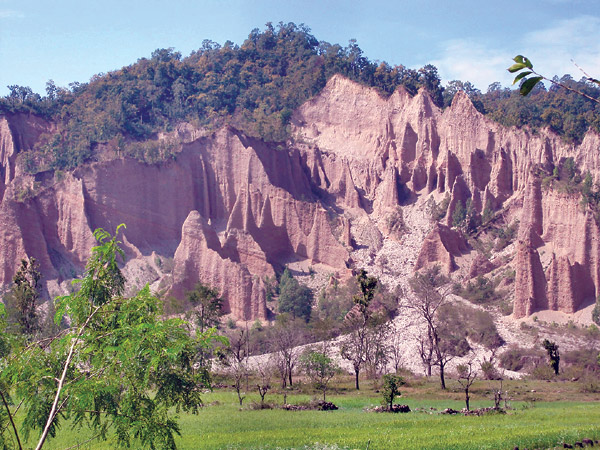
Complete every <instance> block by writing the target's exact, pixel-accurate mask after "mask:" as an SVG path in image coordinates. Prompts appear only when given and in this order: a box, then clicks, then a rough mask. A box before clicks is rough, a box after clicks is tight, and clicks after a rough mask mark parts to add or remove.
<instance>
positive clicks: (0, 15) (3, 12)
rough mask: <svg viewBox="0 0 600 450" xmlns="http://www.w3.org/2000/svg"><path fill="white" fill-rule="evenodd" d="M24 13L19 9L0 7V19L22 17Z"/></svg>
mask: <svg viewBox="0 0 600 450" xmlns="http://www.w3.org/2000/svg"><path fill="white" fill-rule="evenodd" d="M23 17H25V15H24V14H23V13H22V12H21V11H15V10H12V9H0V19H22V18H23Z"/></svg>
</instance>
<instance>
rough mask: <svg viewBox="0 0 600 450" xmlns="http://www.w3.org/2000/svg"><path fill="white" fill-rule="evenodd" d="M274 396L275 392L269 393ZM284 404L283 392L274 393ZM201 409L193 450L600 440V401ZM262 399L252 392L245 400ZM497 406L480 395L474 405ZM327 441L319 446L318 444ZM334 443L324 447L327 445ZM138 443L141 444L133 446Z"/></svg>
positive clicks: (183, 421)
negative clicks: (391, 409) (503, 409)
mask: <svg viewBox="0 0 600 450" xmlns="http://www.w3.org/2000/svg"><path fill="white" fill-rule="evenodd" d="M269 397H270V398H269ZM267 398H268V399H269V400H271V401H274V402H278V403H281V402H282V398H281V397H280V396H275V395H272V396H268V397H267ZM204 399H205V404H206V405H207V406H206V407H205V408H203V409H202V411H201V412H200V414H198V415H196V416H194V415H187V414H182V415H181V416H180V422H179V423H180V425H181V432H182V433H181V437H179V438H178V439H177V446H178V448H179V449H181V450H192V449H194V450H195V449H237V448H239V449H278V448H280V449H288V448H290V449H291V448H299V449H304V448H338V449H366V448H367V444H368V443H369V442H370V443H369V450H383V449H512V448H513V447H514V446H519V447H520V448H525V447H527V448H532V447H533V448H552V447H554V446H557V445H559V444H562V442H571V443H573V442H575V441H577V440H579V439H581V438H584V437H589V438H593V439H600V403H598V402H566V401H555V402H543V401H542V402H535V403H531V402H528V403H525V402H516V403H514V404H513V407H514V409H513V410H511V411H509V413H508V414H505V415H503V414H494V415H488V416H483V417H465V416H462V415H456V416H448V415H440V414H438V413H437V412H436V411H431V409H430V408H435V409H436V410H437V411H439V410H442V409H444V408H448V407H451V408H454V409H460V408H462V407H463V403H462V402H461V401H458V400H452V399H450V398H438V399H431V398H426V399H420V398H402V399H401V403H405V404H408V405H409V406H410V407H411V409H413V412H411V413H408V414H383V413H380V414H377V413H367V412H365V411H364V408H365V407H367V406H370V405H377V404H379V397H375V396H374V394H373V392H372V391H371V392H370V393H364V392H363V393H359V394H354V395H352V394H345V395H337V396H331V397H330V398H328V400H331V401H333V402H334V403H335V404H336V405H338V406H339V407H340V409H339V410H338V411H330V412H322V411H284V410H279V409H272V410H250V409H243V410H240V408H239V405H238V404H237V398H236V396H235V394H234V393H232V392H226V391H217V392H214V393H209V394H206V395H205V397H204ZM309 399H310V396H309V395H293V396H289V397H288V402H290V403H299V402H303V401H308V400H309ZM253 401H258V396H256V395H254V396H252V395H249V396H248V398H247V399H246V400H245V402H244V405H245V406H246V405H249V404H250V403H251V402H253ZM479 406H490V401H489V400H486V401H484V400H483V399H482V400H479V401H475V402H474V405H473V407H479ZM88 437H89V434H87V433H85V432H83V431H71V430H68V429H67V428H63V429H62V430H61V431H60V432H59V436H58V437H57V439H55V440H53V441H51V442H50V445H49V446H48V448H51V449H59V448H60V449H64V448H67V447H70V446H72V445H75V444H77V443H78V442H79V443H81V442H84V441H85V440H86V439H87V438H88ZM319 444H320V445H319ZM324 444H326V445H327V446H326V447H324V446H323V445H324ZM114 446H115V444H114V442H111V441H109V442H94V443H88V444H84V445H83V446H82V447H80V448H85V449H110V448H114ZM134 448H135V445H134Z"/></svg>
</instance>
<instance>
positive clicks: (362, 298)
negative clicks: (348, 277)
mask: <svg viewBox="0 0 600 450" xmlns="http://www.w3.org/2000/svg"><path fill="white" fill-rule="evenodd" d="M356 280H357V281H358V285H359V288H360V292H359V293H358V294H356V295H355V296H354V298H353V300H354V304H355V311H356V314H354V316H353V317H352V318H351V319H350V320H349V323H350V333H348V334H347V335H346V338H345V339H344V341H343V343H342V346H341V348H340V353H341V355H342V358H344V359H346V360H348V361H350V363H351V364H352V368H353V369H354V384H355V387H356V389H357V390H358V389H359V388H360V387H359V375H360V371H361V369H362V367H363V365H364V364H365V363H366V362H367V359H368V353H369V326H370V325H371V316H372V311H371V310H370V309H369V306H370V305H371V301H372V300H373V297H374V296H375V289H376V288H377V278H375V277H369V276H367V272H366V271H364V270H361V271H360V273H359V274H358V275H357V276H356ZM351 313H352V312H351Z"/></svg>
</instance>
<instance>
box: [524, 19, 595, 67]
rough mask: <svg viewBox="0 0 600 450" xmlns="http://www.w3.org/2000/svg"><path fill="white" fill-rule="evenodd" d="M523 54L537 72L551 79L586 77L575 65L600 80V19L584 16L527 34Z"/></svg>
mask: <svg viewBox="0 0 600 450" xmlns="http://www.w3.org/2000/svg"><path fill="white" fill-rule="evenodd" d="M523 45H524V50H523V53H524V54H526V55H527V56H528V57H529V58H531V60H532V61H533V63H534V68H535V69H536V70H537V71H538V72H540V73H542V74H544V75H548V76H552V75H558V76H562V75H564V74H565V73H569V74H571V75H572V76H573V78H575V79H579V78H581V77H582V76H583V74H582V73H581V72H580V71H579V69H577V68H576V67H575V66H574V65H573V63H572V62H571V60H573V61H575V62H576V63H577V64H578V65H579V66H580V67H582V68H583V69H584V70H585V71H586V72H587V73H589V74H590V75H591V76H593V77H595V78H597V77H599V76H600V18H598V17H591V16H581V17H578V18H575V19H568V20H563V21H561V22H559V23H558V24H557V25H555V26H553V27H550V28H546V29H543V30H536V31H531V32H529V33H527V34H526V35H525V37H524V39H523Z"/></svg>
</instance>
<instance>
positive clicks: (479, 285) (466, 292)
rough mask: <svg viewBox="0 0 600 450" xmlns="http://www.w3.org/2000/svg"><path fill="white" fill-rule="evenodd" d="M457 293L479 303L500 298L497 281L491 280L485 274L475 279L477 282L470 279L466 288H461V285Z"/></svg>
mask: <svg viewBox="0 0 600 450" xmlns="http://www.w3.org/2000/svg"><path fill="white" fill-rule="evenodd" d="M455 293H456V294H458V295H460V296H461V297H462V298H464V299H466V300H469V301H470V302H473V303H476V304H478V305H482V304H486V303H491V302H493V301H495V300H497V299H498V295H497V294H496V282H495V281H491V280H490V279H488V278H486V277H484V276H483V275H479V276H478V277H477V278H476V279H475V282H472V281H468V282H467V284H466V286H465V287H464V288H461V287H460V285H459V288H458V289H456V290H455Z"/></svg>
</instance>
